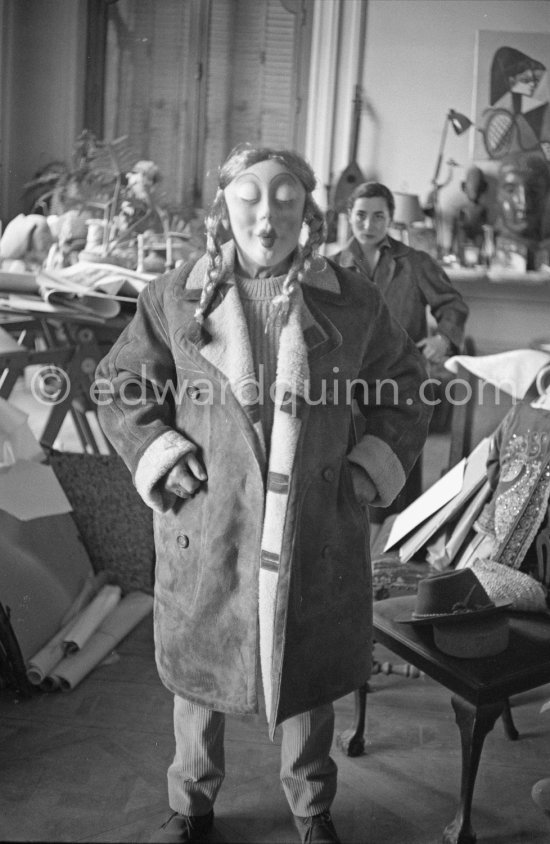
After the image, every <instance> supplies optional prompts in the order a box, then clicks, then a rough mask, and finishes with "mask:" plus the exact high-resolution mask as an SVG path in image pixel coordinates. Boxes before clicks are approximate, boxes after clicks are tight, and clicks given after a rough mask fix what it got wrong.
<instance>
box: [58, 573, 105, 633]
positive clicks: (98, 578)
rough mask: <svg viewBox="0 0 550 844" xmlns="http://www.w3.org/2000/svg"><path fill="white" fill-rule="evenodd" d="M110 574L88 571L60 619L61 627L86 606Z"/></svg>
mask: <svg viewBox="0 0 550 844" xmlns="http://www.w3.org/2000/svg"><path fill="white" fill-rule="evenodd" d="M110 577H111V574H110V573H109V572H108V571H100V572H98V573H97V574H92V573H90V574H89V575H88V577H87V578H86V580H85V581H84V586H83V587H82V589H81V590H80V592H79V593H78V595H77V596H76V598H75V599H74V601H73V602H72V604H71V606H70V607H69V609H68V610H67V612H66V613H65V615H64V616H63V618H62V619H61V627H65V625H66V624H68V623H69V621H72V620H73V618H76V616H77V615H78V614H79V613H80V612H82V610H83V609H84V607H86V606H88V604H89V603H90V601H91V600H92V598H95V596H96V595H97V593H98V592H99V590H100V589H101V587H102V586H105V585H106V583H108V581H109V578H110Z"/></svg>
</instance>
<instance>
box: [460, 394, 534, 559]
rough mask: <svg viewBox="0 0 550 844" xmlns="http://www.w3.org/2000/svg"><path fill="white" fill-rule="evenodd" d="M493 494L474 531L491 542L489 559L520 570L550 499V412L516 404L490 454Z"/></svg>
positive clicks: (489, 462) (504, 420)
mask: <svg viewBox="0 0 550 844" xmlns="http://www.w3.org/2000/svg"><path fill="white" fill-rule="evenodd" d="M487 474H488V477H489V481H490V482H491V487H492V490H493V491H492V495H491V499H490V500H489V502H488V503H487V504H486V505H485V507H484V509H483V511H482V513H481V515H480V517H479V519H478V520H477V522H476V523H475V526H474V527H475V529H476V530H477V531H478V532H479V533H483V534H485V535H486V536H487V537H489V538H490V539H491V540H492V548H491V547H490V546H487V548H488V550H489V551H490V554H489V556H490V557H491V558H492V559H493V560H497V561H498V562H499V563H504V564H505V565H508V566H512V568H517V569H519V568H520V567H521V566H522V564H523V562H524V559H525V556H526V554H527V552H528V550H529V548H530V546H531V545H532V543H533V541H534V539H535V537H536V535H537V533H538V531H539V529H540V527H541V525H542V522H543V521H544V518H545V516H546V512H547V508H548V500H549V497H550V412H549V411H547V410H541V409H535V408H533V407H531V406H530V404H528V403H526V402H525V403H520V404H517V405H515V406H514V407H512V408H511V410H509V411H508V413H507V414H506V416H505V418H504V419H503V421H502V423H501V424H500V425H499V427H498V429H497V431H496V433H495V435H494V437H493V440H492V443H491V449H490V452H489V457H488V461H487Z"/></svg>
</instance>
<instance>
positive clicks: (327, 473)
mask: <svg viewBox="0 0 550 844" xmlns="http://www.w3.org/2000/svg"><path fill="white" fill-rule="evenodd" d="M323 478H324V479H325V481H333V480H334V469H331V468H330V466H327V468H326V469H323Z"/></svg>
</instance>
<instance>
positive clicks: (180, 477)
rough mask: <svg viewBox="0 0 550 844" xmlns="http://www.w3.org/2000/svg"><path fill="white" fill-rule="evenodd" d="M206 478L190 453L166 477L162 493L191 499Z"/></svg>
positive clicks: (203, 471)
mask: <svg viewBox="0 0 550 844" xmlns="http://www.w3.org/2000/svg"><path fill="white" fill-rule="evenodd" d="M207 477H208V476H207V474H206V472H205V470H204V468H203V465H202V463H201V462H200V460H199V458H198V457H197V455H196V454H195V452H194V451H190V452H188V453H187V454H185V455H184V456H183V457H182V458H181V459H180V460H178V462H177V463H176V465H175V466H173V467H172V468H171V469H170V471H169V472H168V474H167V475H166V477H165V479H164V491H165V492H167V493H171V494H172V495H175V496H176V497H177V498H191V497H192V496H193V495H194V494H195V493H196V491H197V490H198V489H199V487H200V486H201V484H202V483H203V482H204V481H206V480H207Z"/></svg>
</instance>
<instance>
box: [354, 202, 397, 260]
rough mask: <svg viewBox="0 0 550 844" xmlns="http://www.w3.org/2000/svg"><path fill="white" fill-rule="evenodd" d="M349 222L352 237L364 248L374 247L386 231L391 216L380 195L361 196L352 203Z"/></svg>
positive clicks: (384, 235)
mask: <svg viewBox="0 0 550 844" xmlns="http://www.w3.org/2000/svg"><path fill="white" fill-rule="evenodd" d="M349 222H350V226H351V230H352V232H353V236H354V238H355V239H356V240H357V241H358V243H360V244H361V247H362V248H363V249H365V250H369V249H375V248H376V247H377V246H378V244H379V243H381V242H382V241H383V240H384V238H385V237H386V235H387V233H388V228H389V226H390V223H391V216H390V212H389V210H388V204H387V202H386V200H385V199H384V198H383V197H382V196H361V197H359V199H356V200H355V202H354V203H353V208H352V209H351V211H350V213H349Z"/></svg>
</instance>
